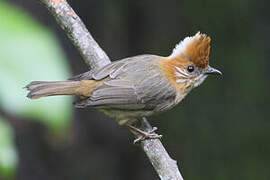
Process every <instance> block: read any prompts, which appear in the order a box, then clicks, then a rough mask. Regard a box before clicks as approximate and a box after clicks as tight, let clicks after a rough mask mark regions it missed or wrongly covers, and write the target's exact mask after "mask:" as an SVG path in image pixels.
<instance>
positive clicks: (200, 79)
mask: <svg viewBox="0 0 270 180" xmlns="http://www.w3.org/2000/svg"><path fill="white" fill-rule="evenodd" d="M206 78H207V75H205V74H201V75H199V76H198V77H197V78H196V80H195V81H196V82H195V84H194V87H198V86H199V85H200V84H202V82H203V81H204V80H205V79H206Z"/></svg>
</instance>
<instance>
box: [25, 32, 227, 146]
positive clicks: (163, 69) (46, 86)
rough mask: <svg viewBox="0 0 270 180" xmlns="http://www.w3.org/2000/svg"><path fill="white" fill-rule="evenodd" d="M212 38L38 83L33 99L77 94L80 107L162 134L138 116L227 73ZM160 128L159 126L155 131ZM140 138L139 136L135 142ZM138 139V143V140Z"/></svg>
mask: <svg viewBox="0 0 270 180" xmlns="http://www.w3.org/2000/svg"><path fill="white" fill-rule="evenodd" d="M210 42H211V38H210V37H209V36H208V35H206V34H202V33H200V32H198V33H196V34H195V35H193V36H190V37H189V36H188V37H186V38H184V39H183V40H182V41H180V42H179V43H178V44H177V45H176V46H175V48H174V49H173V51H172V53H171V54H170V55H169V56H166V57H165V56H159V55H151V54H144V55H138V56H134V57H128V58H124V59H121V60H118V61H114V62H112V63H110V64H108V65H105V66H104V67H100V68H96V69H93V70H90V71H87V72H85V73H82V74H79V75H76V76H73V77H71V78H69V79H68V80H64V81H51V82H50V81H33V82H31V83H30V84H28V85H27V86H26V89H27V90H28V91H29V93H28V94H27V97H28V98H30V99H38V98H41V97H46V96H55V95H76V96H79V97H80V100H79V101H77V102H75V103H74V105H75V107H76V108H85V107H94V108H97V109H99V110H100V111H102V112H104V113H105V114H107V115H108V116H110V117H113V118H115V119H116V122H117V123H118V124H119V125H125V126H127V127H128V128H129V129H131V130H132V131H135V132H137V133H139V134H140V135H141V138H140V139H137V141H140V140H144V139H147V138H161V135H157V134H155V133H153V132H152V131H151V132H145V131H142V130H140V129H138V128H136V127H135V126H133V123H135V122H136V121H137V120H138V119H140V118H143V117H148V116H151V115H154V114H157V113H160V112H164V111H168V110H170V109H172V108H173V107H174V106H176V105H177V104H178V103H179V102H181V101H182V100H183V99H184V97H185V96H186V95H187V94H188V93H189V92H190V91H191V90H192V89H194V88H195V87H198V86H199V85H200V84H201V83H202V82H203V81H204V80H205V79H206V77H207V76H208V75H211V74H215V75H222V73H221V71H219V70H217V69H215V68H213V67H211V66H210V65H209V54H210ZM154 130H155V129H154ZM135 141H136V140H135ZM137 141H136V142H137Z"/></svg>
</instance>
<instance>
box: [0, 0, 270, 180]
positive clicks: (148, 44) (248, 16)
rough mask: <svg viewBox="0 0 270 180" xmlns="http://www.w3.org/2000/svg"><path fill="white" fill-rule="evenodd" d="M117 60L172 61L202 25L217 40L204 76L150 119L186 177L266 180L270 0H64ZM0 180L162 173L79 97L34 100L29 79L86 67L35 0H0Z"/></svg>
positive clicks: (268, 159)
mask: <svg viewBox="0 0 270 180" xmlns="http://www.w3.org/2000/svg"><path fill="white" fill-rule="evenodd" d="M69 2H70V4H71V5H72V7H73V8H74V9H75V11H76V12H77V13H78V14H79V16H80V17H81V18H82V20H83V21H84V22H85V24H86V26H87V28H88V29H89V30H90V32H91V33H92V35H93V36H94V38H95V39H96V41H97V42H98V43H99V44H100V46H101V47H102V48H103V49H104V50H105V51H106V52H107V54H108V55H109V57H110V58H111V59H112V60H117V59H121V58H124V57H127V56H133V55H138V54H144V53H145V54H146V53H147V54H158V55H163V56H167V55H169V54H170V52H171V50H172V49H173V48H174V46H175V44H177V43H178V42H179V41H180V40H182V39H183V38H184V37H185V36H190V35H193V34H195V33H196V32H197V31H201V32H204V33H207V34H208V35H209V36H210V37H211V38H212V48H211V55H210V64H211V65H212V66H213V67H216V68H218V69H220V70H221V71H222V72H223V74H224V76H223V77H222V78H216V77H209V78H208V79H207V80H206V82H204V83H203V84H202V85H201V86H200V87H198V88H196V89H195V90H193V91H192V92H191V93H190V95H188V96H187V98H186V99H185V100H184V101H183V102H181V104H179V105H178V106H177V107H176V108H174V109H173V110H171V111H169V112H166V113H164V114H161V115H159V116H155V117H152V118H149V119H150V121H151V123H152V124H153V125H155V126H157V127H159V131H158V132H159V133H160V134H163V136H164V138H163V140H162V142H163V144H164V145H165V146H166V149H167V150H168V152H169V153H170V155H171V156H172V158H174V159H176V160H177V161H178V164H179V167H180V170H181V172H182V174H183V176H184V178H185V179H188V180H195V179H215V180H223V179H224V180H225V179H226V180H227V179H245V180H254V179H260V180H268V179H270V172H269V169H270V163H269V162H270V153H269V152H270V143H269V129H270V121H269V115H270V111H269V107H270V98H269V97H270V96H269V92H270V91H269V89H270V84H269V80H270V71H269V70H268V67H270V63H269V60H268V59H269V58H270V45H269V44H268V40H270V33H269V32H270V21H269V17H270V12H269V10H268V7H270V1H266V0H261V1H255V0H245V1H243V0H228V1H215V0H203V1H188V0H171V1H150V0H145V1H131V0H130V1H126V0H120V1H105V0H90V1H75V0H70V1H69ZM0 42H1V43H0V179H4V180H5V179H7V180H12V179H19V180H36V179H39V180H47V179H50V180H54V179H55V180H60V179H63V180H64V179H65V180H69V179H70V180H73V179H82V180H84V179H104V180H105V179H117V180H121V179H123V180H124V179H130V180H138V179H158V176H157V175H156V174H155V172H154V170H153V168H152V166H151V164H150V163H149V161H148V160H147V157H146V156H145V155H144V153H143V152H142V150H141V149H140V148H139V147H136V146H133V145H132V140H133V136H132V135H131V134H130V133H129V132H128V131H127V130H126V129H125V128H123V127H120V126H118V125H117V124H116V123H115V122H114V121H113V120H112V119H109V118H107V117H105V116H104V115H103V114H102V113H100V112H97V111H96V110H93V109H85V110H78V109H74V108H73V107H72V101H74V99H72V97H50V98H45V99H41V100H35V101H31V100H29V99H27V98H26V97H25V96H26V93H27V92H26V90H25V89H23V87H24V86H25V85H26V84H27V83H29V82H30V81H32V80H63V79H67V78H68V77H70V76H72V75H75V74H79V73H82V72H85V71H87V70H88V68H87V67H86V65H85V64H84V63H83V60H82V59H81V57H80V56H79V53H78V52H77V50H76V49H75V48H74V47H73V46H72V44H71V42H70V41H69V40H68V38H67V37H66V35H65V34H64V33H63V31H62V30H61V29H60V27H59V26H58V25H57V24H56V22H55V20H54V18H53V17H52V16H51V15H50V14H49V13H48V11H47V10H46V9H45V8H44V7H43V6H42V4H41V3H40V2H39V1H36V0H28V1H24V0H9V1H7V0H5V1H4V0H0Z"/></svg>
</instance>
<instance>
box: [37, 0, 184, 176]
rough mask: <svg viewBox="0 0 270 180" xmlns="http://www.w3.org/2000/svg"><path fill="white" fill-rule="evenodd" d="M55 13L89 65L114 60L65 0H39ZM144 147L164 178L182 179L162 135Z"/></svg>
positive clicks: (145, 125) (146, 125) (146, 128)
mask: <svg viewBox="0 0 270 180" xmlns="http://www.w3.org/2000/svg"><path fill="white" fill-rule="evenodd" d="M40 1H41V2H42V3H43V4H44V5H45V6H46V7H47V8H48V9H49V11H50V12H51V14H52V15H53V16H54V17H55V19H56V21H57V22H58V24H59V25H60V26H61V27H62V29H63V30H64V31H65V33H66V34H67V35H68V37H69V38H70V40H71V41H72V43H73V44H74V45H75V47H76V48H77V49H78V50H79V52H80V54H81V56H82V57H83V59H84V61H85V62H86V64H87V65H88V66H90V68H97V67H102V66H104V65H106V64H109V63H110V62H111V61H110V59H109V57H108V56H107V54H106V53H105V52H104V51H103V50H102V49H101V48H100V47H99V45H98V44H97V43H96V41H95V40H94V39H93V37H92V36H91V34H90V33H89V31H88V30H87V29H86V27H85V25H84V24H83V22H82V21H81V19H80V18H79V16H78V15H77V14H76V13H75V12H74V10H73V9H72V8H71V7H70V5H69V4H68V3H67V2H66V0H40ZM141 129H142V130H144V131H150V130H151V129H152V127H151V125H150V124H149V122H148V121H147V120H146V118H143V120H142V125H141ZM141 147H142V149H143V150H144V152H145V153H146V155H147V156H148V158H149V160H150V162H151V164H152V165H153V167H154V168H155V170H156V172H157V173H158V175H159V177H160V179H162V180H172V179H173V180H183V178H182V176H181V173H180V171H179V170H178V167H177V164H176V161H175V160H173V159H171V158H170V156H169V155H168V153H167V151H166V149H165V148H164V147H163V145H162V143H161V142H160V140H159V139H147V140H144V141H142V142H141Z"/></svg>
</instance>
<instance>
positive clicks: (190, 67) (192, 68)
mask: <svg viewBox="0 0 270 180" xmlns="http://www.w3.org/2000/svg"><path fill="white" fill-rule="evenodd" d="M194 69H195V68H194V66H188V67H187V70H188V72H190V73H191V72H193V71H194Z"/></svg>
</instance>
